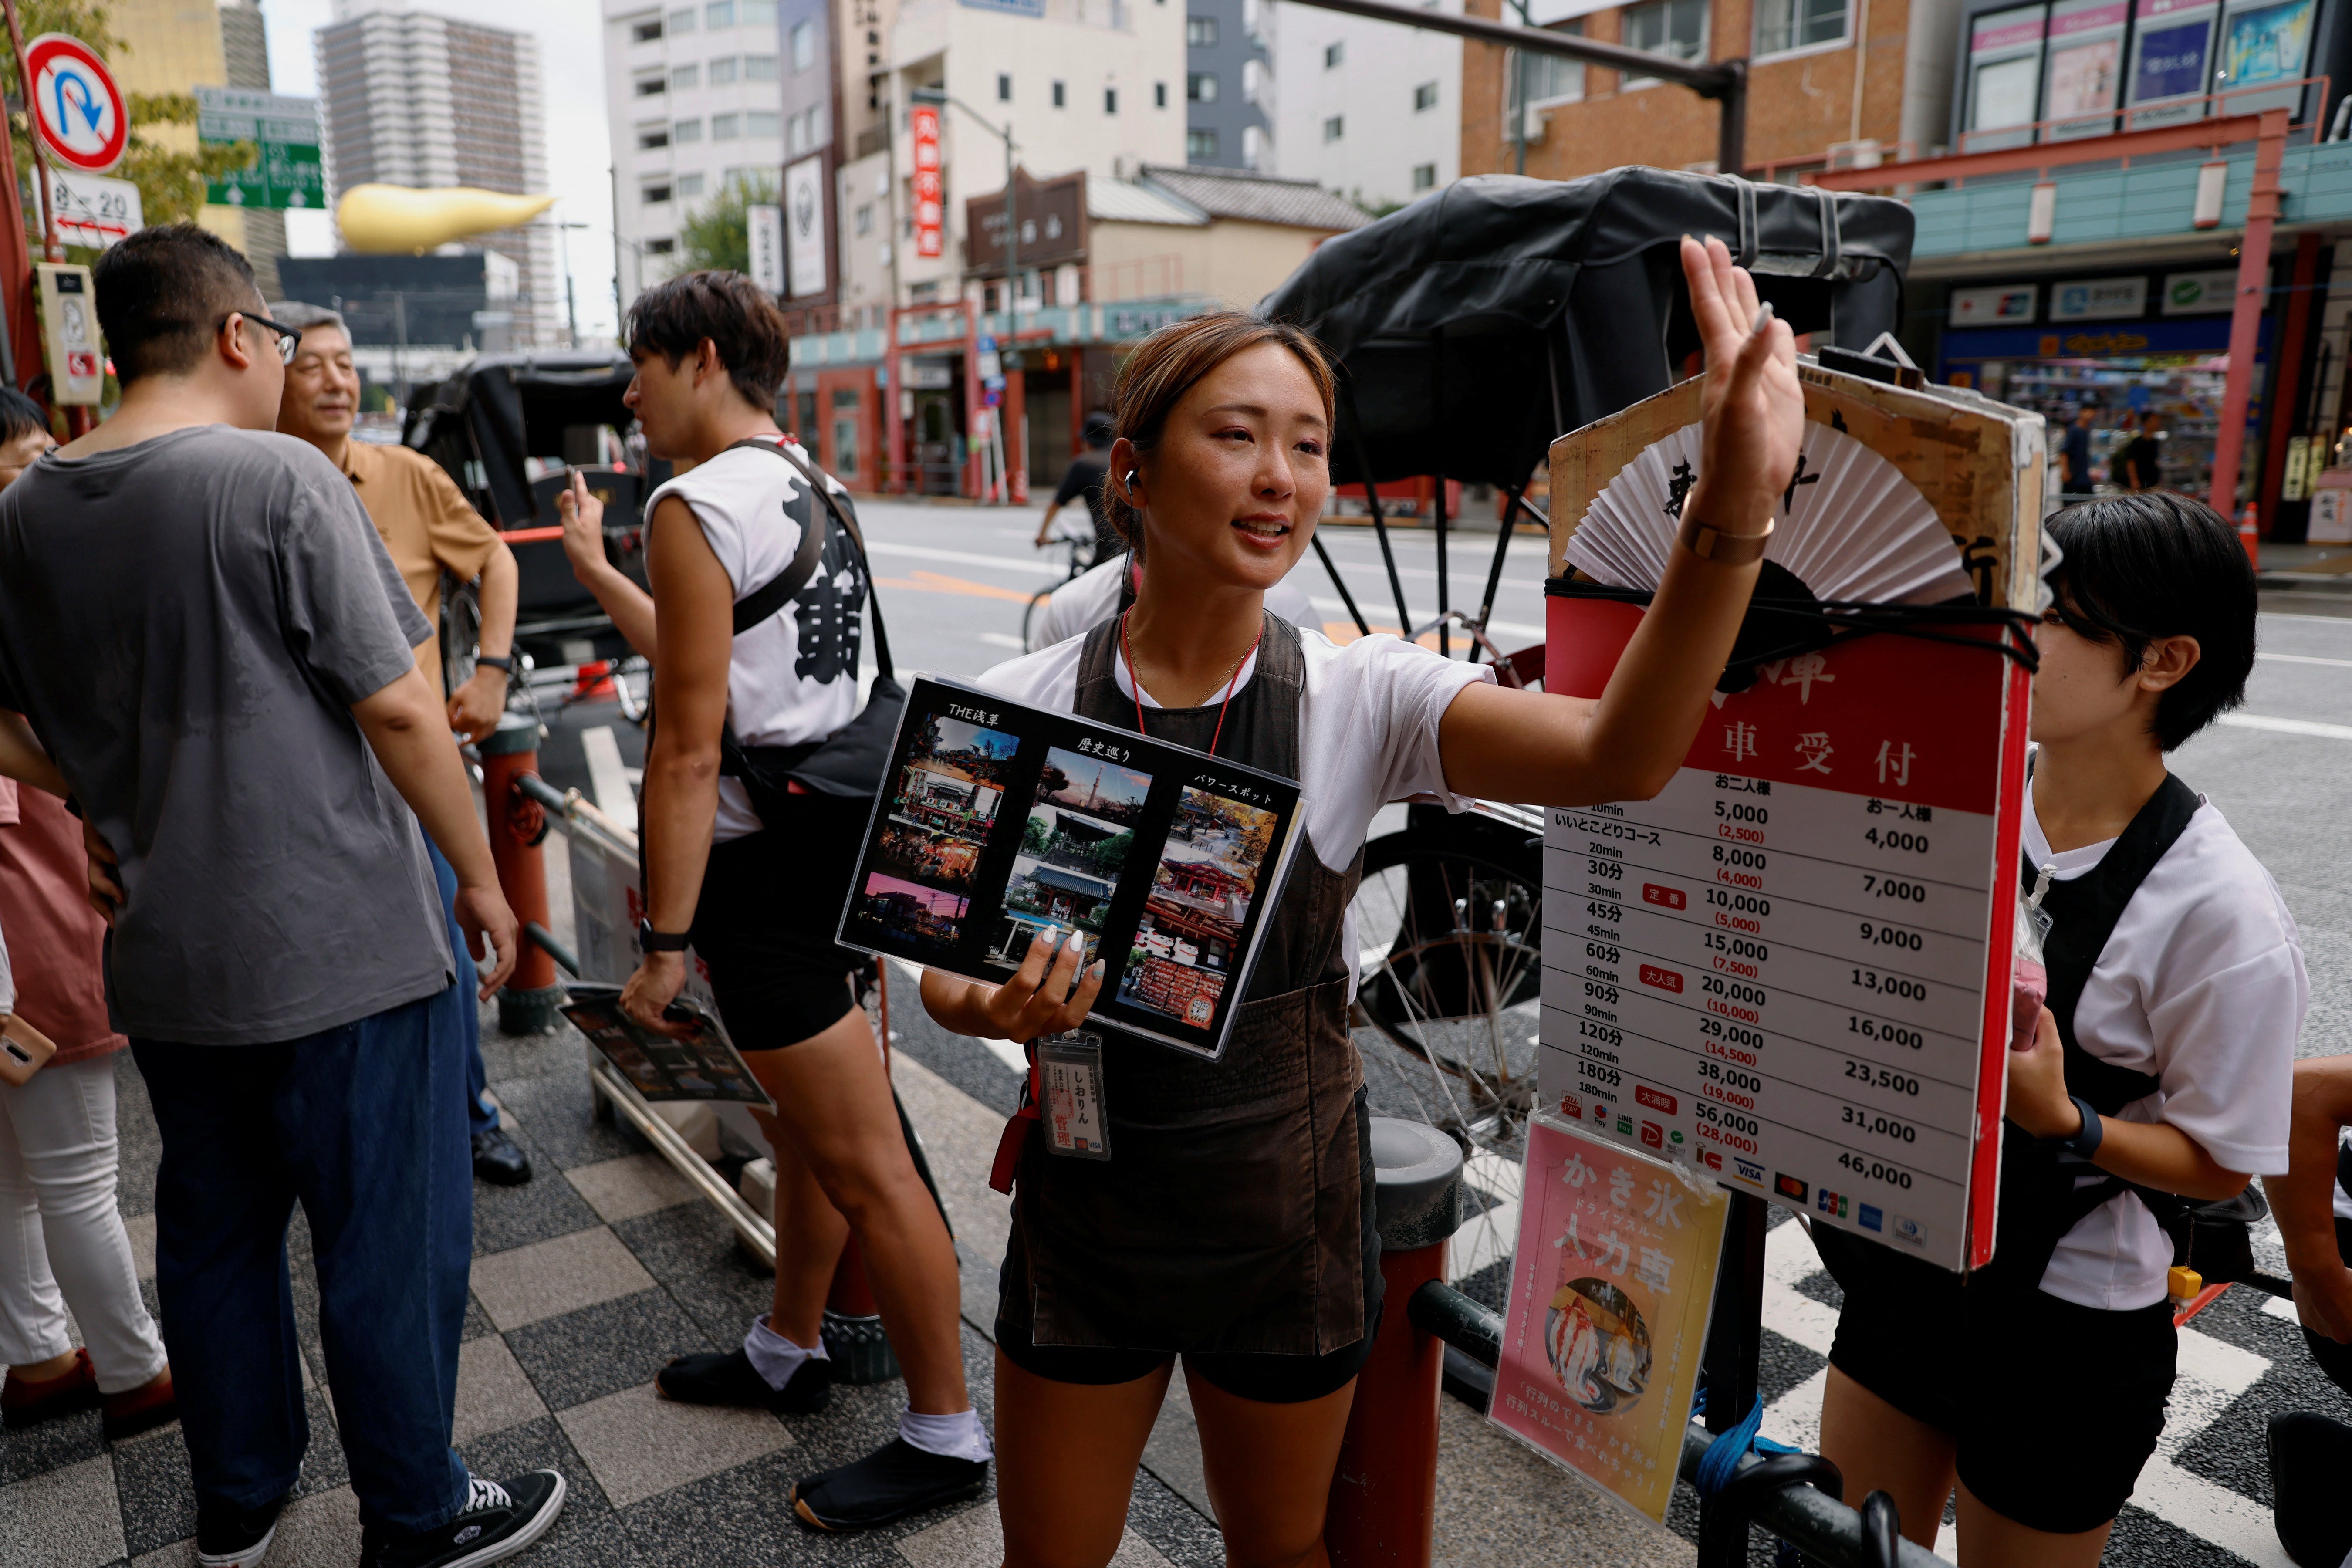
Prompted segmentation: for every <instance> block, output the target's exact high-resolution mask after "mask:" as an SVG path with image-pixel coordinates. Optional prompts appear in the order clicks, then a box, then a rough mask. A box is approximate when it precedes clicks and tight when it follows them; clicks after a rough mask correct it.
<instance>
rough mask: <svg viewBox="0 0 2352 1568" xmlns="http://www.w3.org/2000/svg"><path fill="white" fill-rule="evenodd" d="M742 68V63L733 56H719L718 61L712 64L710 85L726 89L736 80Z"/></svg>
mask: <svg viewBox="0 0 2352 1568" xmlns="http://www.w3.org/2000/svg"><path fill="white" fill-rule="evenodd" d="M741 66H742V62H741V61H740V60H738V59H737V58H735V57H734V56H733V55H721V56H719V58H717V59H715V60H713V61H711V62H710V85H711V86H713V87H725V86H726V85H728V84H729V83H730V82H731V81H733V80H734V79H735V78H736V75H737V73H738V72H739V71H740V68H741Z"/></svg>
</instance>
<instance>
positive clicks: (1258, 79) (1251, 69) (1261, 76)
mask: <svg viewBox="0 0 2352 1568" xmlns="http://www.w3.org/2000/svg"><path fill="white" fill-rule="evenodd" d="M1264 89H1265V61H1263V60H1244V61H1243V62H1242V101H1243V102H1244V103H1255V102H1257V101H1258V94H1259V93H1260V92H1261V91H1263V90H1264Z"/></svg>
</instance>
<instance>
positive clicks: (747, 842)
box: [694, 795, 873, 1051]
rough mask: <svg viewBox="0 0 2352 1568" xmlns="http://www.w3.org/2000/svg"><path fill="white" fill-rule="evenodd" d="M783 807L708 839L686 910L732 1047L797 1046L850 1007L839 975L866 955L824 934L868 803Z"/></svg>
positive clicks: (846, 879) (852, 869) (849, 873)
mask: <svg viewBox="0 0 2352 1568" xmlns="http://www.w3.org/2000/svg"><path fill="white" fill-rule="evenodd" d="M793 805H794V806H795V807H796V808H797V809H796V811H795V814H794V818H793V821H792V822H791V823H789V824H787V825H785V826H783V827H782V828H781V829H780V828H778V827H777V826H769V827H768V828H767V829H765V830H764V831H762V832H759V833H752V834H748V835H746V836H745V837H741V838H730V839H728V840H727V841H726V842H725V843H723V844H714V845H712V846H711V848H710V864H709V868H708V869H706V870H705V871H704V872H703V874H702V900H701V901H700V902H699V903H698V904H697V905H696V906H695V910H694V951H695V953H696V955H697V956H698V957H699V958H700V959H701V960H702V962H703V964H704V966H705V967H706V968H708V969H709V973H710V990H711V993H712V994H713V995H715V996H717V997H718V999H719V1017H720V1019H721V1020H722V1021H723V1022H724V1023H725V1024H726V1026H727V1033H728V1035H729V1036H730V1037H731V1038H732V1039H733V1040H734V1042H735V1047H736V1049H738V1050H743V1051H768V1050H774V1049H776V1048H778V1047H782V1046H791V1045H797V1044H799V1043H800V1042H801V1041H803V1040H805V1039H808V1038H810V1037H813V1036H816V1035H821V1034H823V1033H824V1031H825V1030H827V1029H829V1028H831V1027H833V1026H834V1025H835V1024H838V1023H839V1022H841V1020H842V1019H844V1018H845V1017H847V1016H849V1015H850V1014H851V1013H853V1012H855V1011H856V1008H857V997H856V994H855V993H853V992H852V991H851V989H850V980H849V977H850V974H851V973H852V972H853V971H855V970H856V968H857V967H858V966H859V965H860V964H861V963H865V962H866V957H865V955H864V954H863V953H858V952H851V951H850V950H849V949H848V948H845V947H843V946H842V945H841V944H840V943H838V942H835V941H834V937H835V933H836V932H838V931H840V929H841V914H842V910H843V909H844V908H845V907H846V906H847V904H848V902H849V883H850V879H852V878H853V877H855V876H856V873H857V855H858V851H859V849H860V848H861V847H863V841H864V839H865V836H866V818H867V816H869V815H870V814H871V812H872V807H873V803H872V802H871V801H867V800H846V801H844V800H836V799H835V798H834V797H833V796H830V795H795V796H794V797H793Z"/></svg>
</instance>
